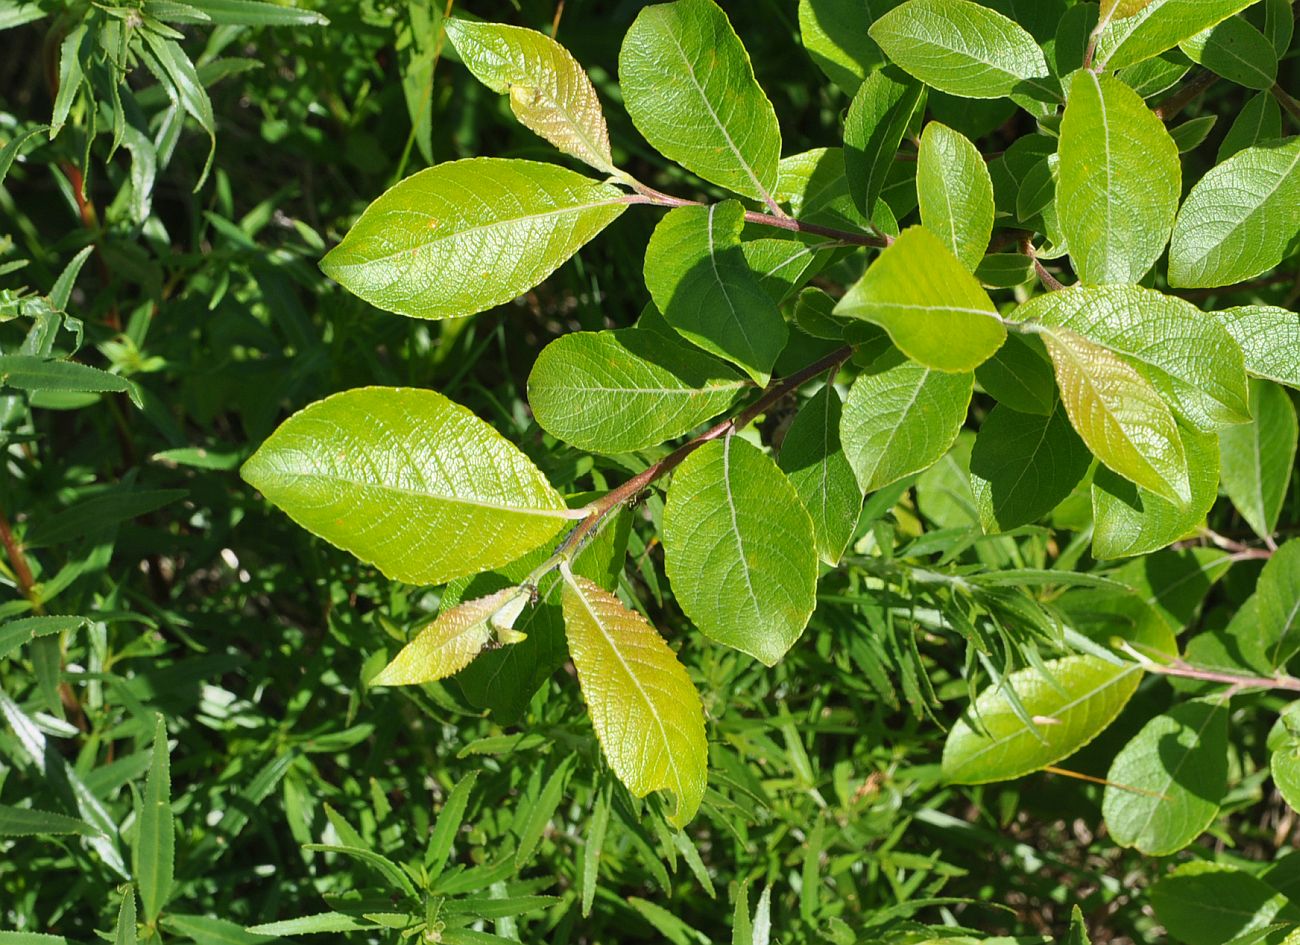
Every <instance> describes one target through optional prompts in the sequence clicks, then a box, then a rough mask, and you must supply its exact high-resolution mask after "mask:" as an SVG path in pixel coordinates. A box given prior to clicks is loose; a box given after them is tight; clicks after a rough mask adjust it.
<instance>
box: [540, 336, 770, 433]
mask: <svg viewBox="0 0 1300 945" xmlns="http://www.w3.org/2000/svg"><path fill="white" fill-rule="evenodd" d="M749 386H750V385H749V382H748V381H746V380H744V379H742V378H741V377H740V375H738V374H737V373H736V372H734V371H732V370H731V369H730V368H728V367H727V366H726V365H724V364H721V363H719V362H718V361H717V360H716V359H714V358H711V357H709V356H708V355H706V354H704V353H703V352H701V351H698V350H696V349H694V348H691V347H688V346H687V345H684V344H680V343H677V342H674V341H673V340H672V339H671V338H668V337H666V336H664V335H660V334H658V333H657V332H653V331H650V330H648V329H645V328H622V329H619V330H617V331H602V332H573V333H570V334H567V335H564V336H562V337H560V338H557V339H556V340H555V341H552V342H551V343H550V344H549V345H547V346H546V347H545V348H543V349H542V353H541V354H540V355H538V357H537V361H536V362H534V364H533V370H532V373H530V374H529V375H528V402H529V404H530V405H531V406H532V408H533V415H534V416H535V417H536V418H537V422H538V423H539V424H541V427H542V429H543V430H545V431H546V432H548V433H550V434H551V435H552V436H555V437H558V438H559V439H561V440H564V442H566V443H569V444H571V445H573V446H576V447H577V448H578V449H581V450H588V451H591V452H597V453H625V452H628V451H630V450H640V449H645V448H647V447H650V446H657V445H658V444H660V443H663V442H665V441H667V440H671V439H673V438H674V437H678V436H681V435H682V434H684V433H687V432H689V431H690V430H693V429H694V428H695V427H697V426H699V424H701V423H703V422H704V421H705V420H708V419H709V418H710V417H714V416H717V414H719V413H721V412H722V411H723V410H726V409H727V407H729V406H730V405H731V404H732V403H733V402H734V401H735V399H736V395H737V393H739V392H740V391H742V390H744V389H745V388H747V387H749Z"/></svg>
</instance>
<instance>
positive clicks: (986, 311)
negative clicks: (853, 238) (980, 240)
mask: <svg viewBox="0 0 1300 945" xmlns="http://www.w3.org/2000/svg"><path fill="white" fill-rule="evenodd" d="M835 314H836V315H840V316H848V317H852V318H862V319H865V320H867V321H870V322H874V323H875V324H877V325H880V326H881V327H882V328H884V329H885V330H886V331H887V332H889V337H890V338H891V339H893V342H894V344H896V345H897V346H898V347H899V349H900V350H901V351H902V352H903V353H904V354H906V355H908V356H909V357H911V358H913V359H914V360H916V361H919V362H921V363H922V364H924V365H926V366H927V367H931V368H935V369H936V370H940V371H948V372H951V373H965V372H968V371H970V370H972V369H974V368H975V367H976V366H978V365H979V364H981V363H983V362H984V361H986V360H987V359H988V358H989V356H990V355H992V354H993V352H995V351H997V350H998V348H1000V347H1001V346H1002V343H1003V341H1005V340H1006V337H1007V331H1006V328H1004V327H1003V325H1002V318H1001V317H1000V316H999V315H998V311H997V308H996V307H995V306H994V305H993V302H992V300H991V299H989V296H988V293H987V292H985V291H984V289H983V288H982V287H981V286H980V284H979V282H977V281H976V279H975V277H974V276H973V275H971V273H970V272H969V270H967V269H965V268H963V266H962V264H961V263H960V262H958V260H957V258H956V257H955V256H953V254H952V252H951V251H950V250H949V249H948V247H947V246H945V245H944V244H943V243H942V242H941V241H940V240H939V238H938V237H937V236H935V235H934V234H933V233H931V232H930V231H929V230H927V229H926V228H925V227H923V226H913V227H908V228H907V229H906V230H904V231H903V232H902V234H901V235H900V236H899V237H898V238H897V239H896V240H894V242H893V244H892V245H891V246H889V247H888V248H886V249H885V250H884V251H882V252H881V254H880V255H879V256H878V257H877V258H876V260H875V262H873V263H872V264H871V266H870V267H869V268H868V269H867V272H866V275H864V276H863V277H862V279H860V280H859V281H858V282H857V283H856V284H855V285H854V286H853V287H852V288H850V289H849V291H848V292H847V293H845V295H844V298H842V299H841V300H840V302H839V304H838V305H836V306H835Z"/></svg>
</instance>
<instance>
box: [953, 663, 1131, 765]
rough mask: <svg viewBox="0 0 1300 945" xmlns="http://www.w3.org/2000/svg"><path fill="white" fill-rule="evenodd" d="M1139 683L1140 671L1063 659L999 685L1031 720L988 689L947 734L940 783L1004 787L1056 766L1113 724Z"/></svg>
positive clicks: (1005, 697)
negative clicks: (992, 783) (1003, 783)
mask: <svg viewBox="0 0 1300 945" xmlns="http://www.w3.org/2000/svg"><path fill="white" fill-rule="evenodd" d="M1044 672H1046V673H1048V674H1050V678H1049V676H1045V675H1044ZM1141 676H1142V672H1141V670H1140V669H1139V668H1138V666H1137V664H1131V665H1117V664H1116V663H1112V662H1110V661H1108V660H1103V659H1100V658H1098V657H1096V656H1065V657H1062V658H1060V659H1056V660H1049V661H1048V662H1046V663H1044V664H1043V672H1040V670H1039V669H1038V668H1036V667H1029V668H1027V669H1022V670H1019V671H1018V672H1015V673H1011V674H1010V675H1009V676H1007V677H1006V678H1005V679H1004V680H1003V683H1002V685H1003V686H1006V687H1009V688H1010V689H1011V691H1012V692H1014V693H1015V695H1016V696H1017V697H1018V699H1019V702H1020V704H1021V705H1022V706H1023V713H1028V716H1029V720H1028V721H1027V720H1026V719H1025V718H1024V717H1023V713H1022V712H1021V711H1018V710H1017V708H1016V706H1015V704H1014V703H1013V701H1012V699H1011V698H1010V697H1009V696H1008V694H1007V693H1006V692H1003V691H1002V689H1001V688H1000V687H999V686H996V685H994V686H990V687H989V688H988V689H985V690H984V691H983V692H982V693H980V695H979V697H978V698H977V699H976V700H975V703H974V705H973V706H972V707H971V708H970V709H968V710H967V712H966V714H965V715H963V716H962V717H961V719H960V720H959V721H958V722H957V724H956V725H954V726H953V727H952V730H951V731H950V732H949V733H948V741H947V742H946V743H945V745H944V748H943V774H944V777H945V778H947V779H948V780H949V781H951V782H953V783H956V784H980V783H983V782H986V781H1007V780H1010V779H1011V778H1018V777H1020V776H1021V775H1025V774H1029V773H1030V772H1031V771H1038V770H1039V769H1041V768H1044V767H1046V766H1047V765H1050V764H1055V763H1056V762H1057V761H1060V760H1061V759H1062V758H1065V757H1067V756H1068V755H1071V754H1073V753H1074V752H1076V751H1078V750H1079V749H1080V748H1082V747H1083V746H1084V745H1086V744H1088V742H1090V741H1092V740H1093V739H1094V738H1096V737H1097V735H1098V734H1100V733H1101V731H1102V730H1103V729H1104V728H1105V727H1106V726H1107V725H1109V724H1110V723H1111V721H1112V720H1113V719H1114V718H1115V716H1117V715H1118V714H1119V711H1120V709H1122V708H1124V706H1125V704H1126V703H1127V702H1128V700H1129V699H1130V698H1131V697H1132V695H1133V693H1134V691H1135V690H1136V689H1137V684H1138V680H1139V679H1140V678H1141Z"/></svg>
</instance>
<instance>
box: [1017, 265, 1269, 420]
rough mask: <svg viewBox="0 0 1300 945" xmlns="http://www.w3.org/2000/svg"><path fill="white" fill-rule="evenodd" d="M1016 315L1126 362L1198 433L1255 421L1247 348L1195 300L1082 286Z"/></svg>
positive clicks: (1044, 298)
mask: <svg viewBox="0 0 1300 945" xmlns="http://www.w3.org/2000/svg"><path fill="white" fill-rule="evenodd" d="M1016 317H1017V318H1023V319H1034V320H1037V321H1040V322H1042V323H1043V324H1045V325H1053V326H1060V327H1062V328H1068V329H1070V330H1071V331H1074V332H1077V333H1078V334H1080V335H1082V336H1084V337H1085V338H1087V339H1088V340H1089V341H1091V342H1093V343H1095V344H1099V345H1103V346H1104V347H1106V348H1108V349H1110V350H1111V351H1112V352H1114V353H1116V354H1119V355H1121V356H1123V357H1124V358H1125V359H1126V360H1127V361H1128V362H1129V363H1130V364H1132V365H1133V366H1135V367H1136V368H1137V369H1138V370H1139V371H1140V372H1141V374H1142V375H1143V376H1144V377H1145V378H1146V379H1147V380H1148V381H1150V382H1151V384H1152V385H1153V386H1154V387H1155V388H1156V389H1157V390H1158V391H1160V393H1161V394H1162V395H1164V398H1165V400H1166V401H1168V403H1169V404H1170V406H1172V407H1173V408H1174V410H1176V411H1177V413H1178V414H1179V415H1180V416H1181V417H1182V418H1183V420H1184V421H1186V422H1187V423H1189V424H1191V425H1192V426H1194V427H1196V428H1197V429H1199V430H1202V431H1213V430H1216V429H1218V428H1219V427H1222V426H1224V425H1225V424H1232V423H1244V422H1245V421H1246V420H1248V419H1249V418H1250V408H1249V405H1248V403H1247V386H1246V368H1245V360H1244V359H1243V357H1242V355H1241V351H1240V347H1239V346H1238V345H1237V344H1236V343H1235V342H1234V340H1233V338H1232V336H1231V335H1229V334H1228V333H1227V332H1226V331H1224V330H1220V325H1218V324H1217V323H1216V322H1215V321H1214V320H1213V319H1210V318H1206V317H1205V313H1204V312H1202V311H1201V310H1200V309H1198V308H1197V307H1196V306H1194V305H1192V304H1191V303H1190V302H1186V301H1184V300H1183V299H1179V298H1175V297H1174V296H1171V295H1164V294H1163V293H1160V292H1156V291H1155V290H1153V289H1146V288H1142V287H1139V286H1096V287H1086V286H1076V287H1072V288H1070V289H1067V290H1065V291H1061V292H1049V293H1046V294H1044V295H1041V296H1038V297H1037V298H1034V299H1031V300H1030V301H1029V302H1027V303H1025V304H1024V305H1022V306H1021V307H1020V308H1019V309H1017V310H1016Z"/></svg>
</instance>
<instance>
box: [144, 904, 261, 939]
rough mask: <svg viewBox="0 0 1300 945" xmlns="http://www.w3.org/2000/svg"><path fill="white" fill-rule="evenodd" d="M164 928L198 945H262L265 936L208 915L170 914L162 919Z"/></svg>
mask: <svg viewBox="0 0 1300 945" xmlns="http://www.w3.org/2000/svg"><path fill="white" fill-rule="evenodd" d="M160 921H161V923H162V926H163V928H165V929H167V930H169V931H172V932H175V933H176V934H177V935H180V936H183V937H185V938H187V939H189V940H190V941H193V942H195V943H196V945H262V943H263V942H266V941H268V939H267V938H266V937H265V936H262V935H253V934H252V933H250V932H246V931H244V928H243V926H239V925H236V924H235V923H234V922H231V921H229V920H228V919H217V918H214V917H212V916H207V915H185V914H183V913H182V914H177V913H175V912H168V913H167V914H166V915H164V916H163V917H162V918H161V920H160Z"/></svg>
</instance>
